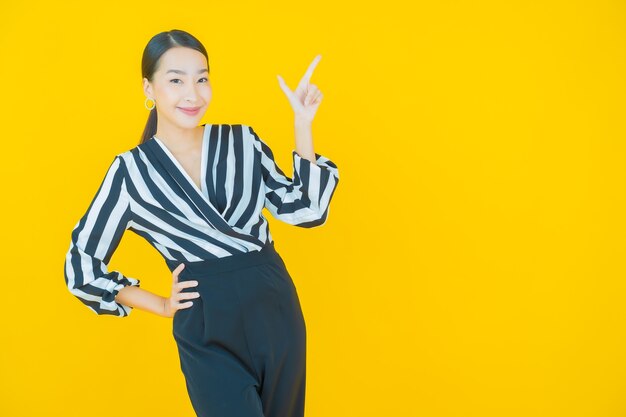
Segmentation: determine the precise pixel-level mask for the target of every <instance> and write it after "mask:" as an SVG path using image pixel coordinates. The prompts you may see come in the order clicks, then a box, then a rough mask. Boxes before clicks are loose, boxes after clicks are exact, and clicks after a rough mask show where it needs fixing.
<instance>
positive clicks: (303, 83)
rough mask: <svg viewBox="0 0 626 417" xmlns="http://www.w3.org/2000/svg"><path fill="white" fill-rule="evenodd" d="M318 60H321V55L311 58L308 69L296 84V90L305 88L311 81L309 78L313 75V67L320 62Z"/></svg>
mask: <svg viewBox="0 0 626 417" xmlns="http://www.w3.org/2000/svg"><path fill="white" fill-rule="evenodd" d="M320 59H322V56H321V55H317V56H316V57H315V58H313V61H312V62H311V63H310V64H309V68H307V70H306V72H305V73H304V75H303V76H302V78H301V79H300V82H299V83H298V88H305V87H306V85H307V84H308V83H309V81H310V80H311V76H312V75H313V71H314V70H315V67H316V66H317V63H318V62H320Z"/></svg>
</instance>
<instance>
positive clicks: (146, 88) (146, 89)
mask: <svg viewBox="0 0 626 417" xmlns="http://www.w3.org/2000/svg"><path fill="white" fill-rule="evenodd" d="M142 83H143V93H144V94H145V95H146V97H152V85H151V84H150V81H148V79H147V78H145V77H144V79H143V80H142Z"/></svg>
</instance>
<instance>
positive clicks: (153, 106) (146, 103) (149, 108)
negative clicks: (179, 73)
mask: <svg viewBox="0 0 626 417" xmlns="http://www.w3.org/2000/svg"><path fill="white" fill-rule="evenodd" d="M148 100H152V101H154V105H152V107H148ZM143 104H144V106H146V109H148V110H152V109H153V108H155V107H156V100H155V99H153V98H150V97H146V101H144V103H143Z"/></svg>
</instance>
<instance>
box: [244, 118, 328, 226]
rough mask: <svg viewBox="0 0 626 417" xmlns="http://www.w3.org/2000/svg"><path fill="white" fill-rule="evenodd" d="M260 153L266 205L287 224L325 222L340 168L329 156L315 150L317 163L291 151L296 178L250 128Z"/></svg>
mask: <svg viewBox="0 0 626 417" xmlns="http://www.w3.org/2000/svg"><path fill="white" fill-rule="evenodd" d="M250 133H251V134H252V135H253V137H254V141H255V147H256V149H257V150H258V151H259V152H260V154H261V166H262V171H263V180H264V183H265V207H267V209H268V210H269V211H270V213H272V215H273V216H274V217H275V218H276V219H278V220H281V221H283V222H285V223H288V224H292V225H295V226H300V227H306V228H311V227H315V226H321V225H323V224H324V223H326V220H327V218H328V212H329V209H330V201H331V199H332V197H333V194H334V193H335V190H336V188H337V184H338V183H339V170H338V169H337V165H336V164H335V163H334V162H332V161H331V160H330V159H328V158H326V157H325V156H322V155H320V154H318V153H315V159H316V163H313V162H311V161H309V160H308V159H305V158H302V157H301V156H300V155H299V154H298V153H297V152H296V151H295V150H292V151H291V155H292V162H293V179H292V178H289V177H287V176H286V175H285V174H284V172H283V171H282V170H281V169H280V167H279V166H278V165H277V164H276V162H275V160H274V154H273V152H272V150H271V149H270V147H269V146H268V145H267V144H266V143H265V142H264V141H263V140H262V139H261V138H260V137H259V136H258V135H257V134H256V132H255V131H254V130H253V129H252V128H251V127H250Z"/></svg>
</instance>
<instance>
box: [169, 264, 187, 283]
mask: <svg viewBox="0 0 626 417" xmlns="http://www.w3.org/2000/svg"><path fill="white" fill-rule="evenodd" d="M183 269H185V264H180V265H178V266H177V267H176V269H174V270H173V271H172V278H173V280H174V284H176V283H177V282H178V274H179V273H180V271H182V270H183Z"/></svg>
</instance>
